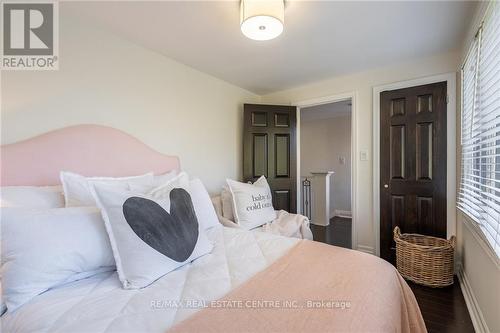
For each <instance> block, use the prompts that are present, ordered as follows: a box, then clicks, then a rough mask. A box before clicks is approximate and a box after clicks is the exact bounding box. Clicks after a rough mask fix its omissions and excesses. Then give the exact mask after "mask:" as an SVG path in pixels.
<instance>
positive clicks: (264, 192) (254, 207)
mask: <svg viewBox="0 0 500 333" xmlns="http://www.w3.org/2000/svg"><path fill="white" fill-rule="evenodd" d="M227 185H228V187H229V190H230V191H231V195H232V196H233V213H234V219H235V221H236V223H238V224H239V225H240V226H241V227H242V228H245V229H247V230H250V229H253V228H256V227H259V226H261V225H263V224H266V223H268V222H271V221H272V220H274V219H275V218H276V212H275V211H274V208H273V197H272V194H271V189H270V188H269V184H268V183H267V180H266V177H264V176H261V177H260V178H259V179H258V180H257V181H256V182H255V183H253V184H246V183H241V182H237V181H235V180H231V179H227Z"/></svg>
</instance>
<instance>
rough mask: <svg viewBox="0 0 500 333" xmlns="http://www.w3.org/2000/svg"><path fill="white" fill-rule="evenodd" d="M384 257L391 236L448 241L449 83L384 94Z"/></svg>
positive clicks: (389, 254) (390, 250)
mask: <svg viewBox="0 0 500 333" xmlns="http://www.w3.org/2000/svg"><path fill="white" fill-rule="evenodd" d="M380 112H381V114H380V133H381V135H380V255H381V257H382V258H384V259H386V260H389V261H391V262H394V259H395V251H394V245H395V244H394V242H393V240H392V230H393V229H394V227H395V226H399V227H400V228H401V230H402V232H405V233H420V234H425V235H431V236H437V237H446V82H440V83H434V84H429V85H424V86H418V87H411V88H405V89H398V90H392V91H384V92H382V93H381V94H380Z"/></svg>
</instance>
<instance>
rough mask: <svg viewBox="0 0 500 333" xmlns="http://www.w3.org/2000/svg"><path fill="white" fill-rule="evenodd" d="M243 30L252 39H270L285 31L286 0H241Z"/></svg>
mask: <svg viewBox="0 0 500 333" xmlns="http://www.w3.org/2000/svg"><path fill="white" fill-rule="evenodd" d="M240 20H241V21H240V23H241V32H242V33H243V34H244V35H245V36H247V37H248V38H250V39H254V40H270V39H273V38H276V37H278V36H279V35H281V33H282V32H283V24H284V23H285V2H284V0H241V4H240Z"/></svg>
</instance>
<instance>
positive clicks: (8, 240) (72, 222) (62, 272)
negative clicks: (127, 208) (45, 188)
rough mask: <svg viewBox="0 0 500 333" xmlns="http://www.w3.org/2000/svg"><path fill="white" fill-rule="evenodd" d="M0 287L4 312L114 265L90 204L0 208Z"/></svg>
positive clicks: (99, 224) (108, 244) (97, 212)
mask: <svg viewBox="0 0 500 333" xmlns="http://www.w3.org/2000/svg"><path fill="white" fill-rule="evenodd" d="M1 223H2V225H1V226H2V269H1V275H2V288H3V300H4V301H5V303H6V304H7V308H8V311H9V312H11V311H14V310H15V309H17V308H18V307H19V306H21V305H23V304H24V303H26V302H28V301H29V300H31V299H32V298H33V297H35V296H37V295H39V294H41V293H43V292H45V291H47V290H48V289H50V288H53V287H56V286H58V285H61V284H63V283H67V282H69V281H76V280H78V279H82V278H85V277H88V276H91V275H94V274H96V273H97V272H102V271H110V270H114V269H115V260H114V258H113V253H112V251H111V245H110V243H109V238H108V236H107V234H106V230H105V228H104V222H103V220H102V218H101V214H100V212H99V210H98V209H97V208H96V207H73V208H55V209H27V208H2V220H1Z"/></svg>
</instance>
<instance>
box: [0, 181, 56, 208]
mask: <svg viewBox="0 0 500 333" xmlns="http://www.w3.org/2000/svg"><path fill="white" fill-rule="evenodd" d="M0 207H26V208H61V207H64V195H63V189H62V186H60V185H58V186H2V187H1V188H0Z"/></svg>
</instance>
